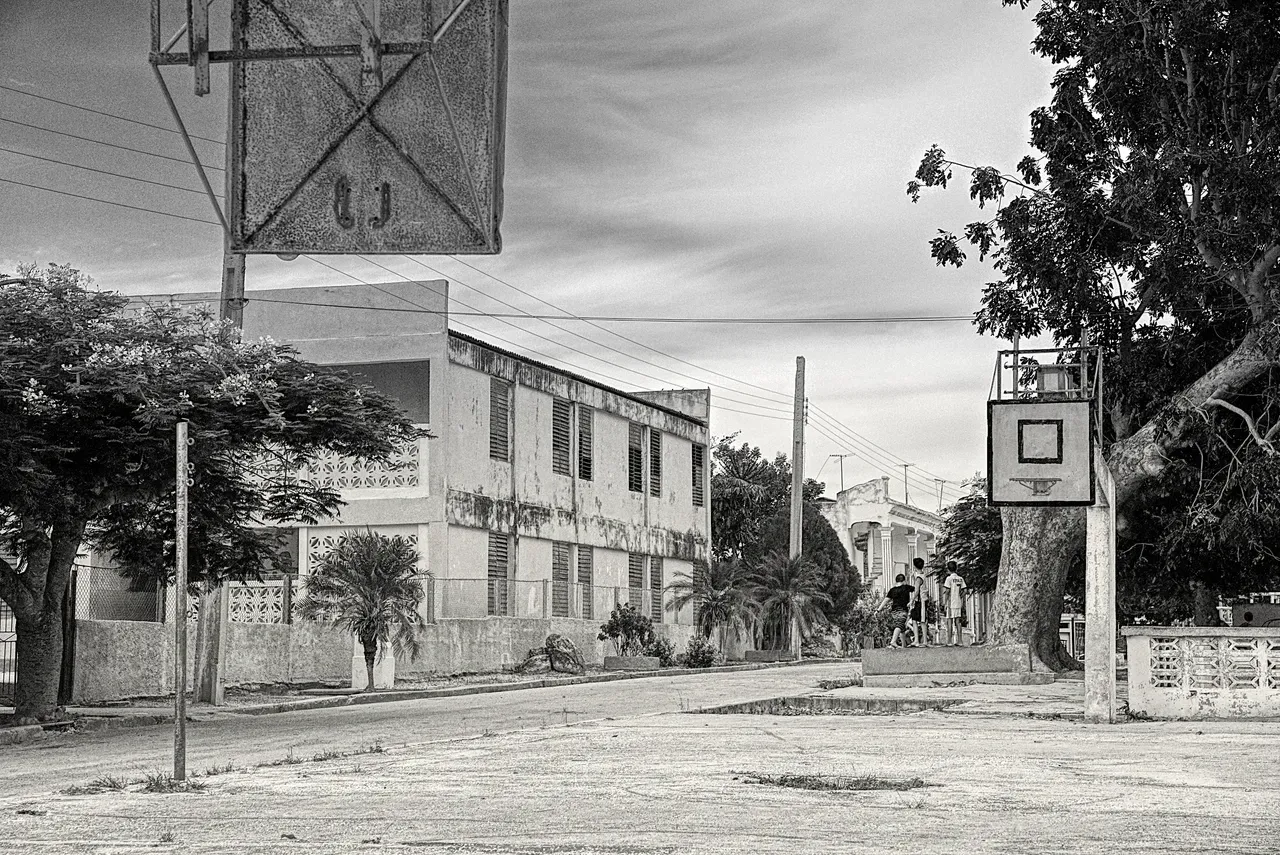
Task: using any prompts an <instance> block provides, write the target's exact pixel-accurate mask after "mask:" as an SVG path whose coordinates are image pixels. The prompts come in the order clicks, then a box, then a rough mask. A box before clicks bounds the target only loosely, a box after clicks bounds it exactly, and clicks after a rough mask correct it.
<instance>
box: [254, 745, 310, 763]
mask: <svg viewBox="0 0 1280 855" xmlns="http://www.w3.org/2000/svg"><path fill="white" fill-rule="evenodd" d="M304 762H306V761H304V760H303V759H302V758H301V757H299V756H297V755H296V754H294V753H293V749H292V748H290V749H289V753H288V754H286V755H285V756H283V757H281V758H280V759H279V760H268V761H266V762H265V763H259V764H258V766H257V768H263V767H269V766H296V765H297V764H299V763H304Z"/></svg>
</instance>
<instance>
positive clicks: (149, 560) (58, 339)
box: [0, 266, 416, 715]
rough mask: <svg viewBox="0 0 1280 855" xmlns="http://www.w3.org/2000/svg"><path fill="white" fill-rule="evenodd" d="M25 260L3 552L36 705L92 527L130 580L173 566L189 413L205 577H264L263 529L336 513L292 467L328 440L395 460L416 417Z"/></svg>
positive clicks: (2, 367) (271, 554)
mask: <svg viewBox="0 0 1280 855" xmlns="http://www.w3.org/2000/svg"><path fill="white" fill-rule="evenodd" d="M20 273H21V274H22V276H24V277H26V278H24V279H22V280H21V281H17V282H12V283H9V284H6V285H3V286H0V348H3V350H2V351H0V461H3V464H4V468H5V478H4V479H3V480H0V536H2V537H3V544H4V547H5V548H4V552H6V553H8V554H10V555H14V556H17V558H18V560H17V561H13V560H5V559H0V599H3V600H4V601H5V602H6V603H8V604H9V605H10V606H11V608H12V609H13V611H14V613H15V615H16V617H17V621H18V692H17V695H18V706H19V707H20V714H21V710H22V708H24V705H26V707H27V708H30V709H33V710H34V711H35V714H37V715H38V714H43V713H44V712H47V711H48V710H47V709H46V708H47V707H48V706H49V703H50V701H49V695H48V678H49V674H48V673H47V669H48V668H53V669H54V670H53V674H54V677H56V661H55V662H52V663H50V662H49V661H48V656H49V654H53V655H54V659H55V660H56V656H57V652H58V650H60V647H61V636H60V634H59V633H58V632H57V626H56V624H57V619H56V618H57V615H58V614H60V610H61V607H62V601H63V598H64V596H65V593H66V589H67V583H68V580H69V578H70V571H71V565H72V562H73V561H74V559H75V555H76V552H77V550H78V549H79V548H80V547H81V545H82V543H86V542H87V543H89V544H92V545H94V546H96V547H98V548H100V549H103V550H105V551H108V552H110V553H112V554H113V555H114V556H115V558H116V559H117V560H118V561H120V562H121V563H122V565H123V566H124V568H125V569H126V570H127V571H128V572H129V573H131V574H132V575H134V576H135V578H139V577H140V578H149V579H167V578H170V577H171V574H172V572H173V550H174V515H173V494H174V489H175V474H174V459H175V448H174V443H175V430H174V427H175V425H176V423H177V422H178V421H179V420H185V421H187V422H188V423H189V425H190V429H189V430H190V436H191V438H192V445H191V448H190V452H189V459H190V478H191V481H192V488H191V491H190V509H191V511H190V518H191V524H190V534H189V542H190V570H191V580H192V582H193V583H195V582H199V581H204V580H218V579H224V578H244V577H252V576H254V575H256V574H257V573H258V572H259V571H260V570H261V569H263V568H264V567H270V566H271V565H272V562H274V561H275V560H276V556H277V552H278V545H277V543H276V542H275V536H274V534H272V533H271V531H270V530H269V529H268V528H265V527H268V526H270V525H272V524H276V523H285V522H298V521H302V522H315V521H318V520H319V519H321V518H323V517H326V516H329V515H332V514H333V513H335V512H336V511H337V509H338V507H339V506H340V504H341V501H340V497H339V496H338V494H337V493H335V492H334V491H333V490H330V489H328V488H325V487H323V486H321V485H318V484H316V483H314V482H311V481H307V480H300V479H299V478H298V477H297V473H298V471H299V469H300V467H301V466H302V465H303V464H305V463H306V462H307V461H308V460H310V459H312V458H313V457H314V456H315V455H317V454H319V453H322V452H332V453H335V454H340V455H346V456H353V457H363V458H369V459H386V458H387V457H388V456H389V455H390V454H391V453H392V451H393V450H394V449H395V448H396V447H397V445H398V444H399V443H401V442H405V441H408V440H410V439H411V438H413V437H414V436H416V431H415V429H414V428H413V427H412V426H411V425H410V424H409V423H408V422H407V420H406V418H405V416H404V415H403V414H402V413H401V412H400V411H399V409H398V407H397V406H396V404H395V402H393V401H392V400H390V399H388V398H386V397H385V396H383V395H381V394H379V393H377V392H376V391H374V390H373V389H371V388H368V387H365V386H362V385H360V384H357V383H355V382H353V381H352V380H351V379H349V378H348V377H347V376H346V375H344V374H343V373H341V372H338V371H333V370H329V369H325V368H322V367H320V366H316V365H313V364H310V363H308V362H305V361H302V360H301V359H299V358H298V356H297V353H296V352H295V351H293V350H292V349H291V348H289V347H287V346H284V345H281V344H278V343H276V342H273V341H270V340H262V341H243V342H242V341H241V340H240V338H239V333H238V331H237V330H235V329H234V328H233V327H231V326H229V325H227V324H223V323H220V322H219V321H217V320H216V319H214V318H212V317H210V316H209V315H207V314H200V313H195V312H189V311H184V310H182V309H180V308H177V307H172V306H167V305H166V306H136V305H134V306H131V305H130V304H129V301H128V300H127V299H126V298H124V297H122V296H120V295H118V294H115V293H110V292H105V291H96V290H93V289H92V288H91V287H89V286H90V282H89V280H88V278H87V277H86V276H84V275H83V274H81V273H79V272H78V271H76V270H74V269H72V268H70V267H60V266H50V267H49V268H47V269H46V270H44V271H40V270H37V269H35V268H30V267H28V268H24V269H22V270H21V271H20ZM33 645H34V646H33ZM37 661H38V662H39V663H43V664H40V665H37ZM41 668H44V669H46V671H41ZM42 681H43V682H42ZM53 682H54V684H55V688H56V679H54V680H53ZM33 693H34V694H33Z"/></svg>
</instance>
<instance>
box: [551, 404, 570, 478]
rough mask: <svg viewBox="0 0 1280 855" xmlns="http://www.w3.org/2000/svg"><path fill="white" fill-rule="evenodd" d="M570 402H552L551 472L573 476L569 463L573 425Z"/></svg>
mask: <svg viewBox="0 0 1280 855" xmlns="http://www.w3.org/2000/svg"><path fill="white" fill-rule="evenodd" d="M571 415H572V412H571V409H570V407H569V402H568V401H566V400H565V399H564V398H554V399H553V400H552V401H551V471H552V472H554V473H556V474H557V475H569V476H572V475H573V469H572V468H571V467H570V463H569V461H570V460H572V458H571V457H570V455H569V437H570V435H571V431H572V426H573V423H572V421H571Z"/></svg>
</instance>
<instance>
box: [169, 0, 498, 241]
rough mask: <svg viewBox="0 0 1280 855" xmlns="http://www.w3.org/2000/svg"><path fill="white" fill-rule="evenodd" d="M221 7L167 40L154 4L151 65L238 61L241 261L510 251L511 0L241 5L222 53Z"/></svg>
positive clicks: (231, 224) (197, 3) (233, 226)
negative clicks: (269, 256) (218, 44)
mask: <svg viewBox="0 0 1280 855" xmlns="http://www.w3.org/2000/svg"><path fill="white" fill-rule="evenodd" d="M213 1H214V0H186V11H187V15H186V21H185V22H184V24H183V27H182V28H181V29H180V30H179V31H178V33H177V34H175V35H174V36H173V37H172V38H170V39H169V40H168V41H167V42H166V43H162V41H161V8H160V7H161V2H162V0H152V44H151V47H152V50H151V62H152V64H153V66H154V67H155V68H156V70H157V77H158V78H160V75H159V68H160V67H161V66H165V65H182V64H185V65H189V66H192V67H193V68H194V69H195V83H196V93H197V94H203V93H204V92H207V91H208V66H209V63H219V62H230V63H232V66H231V69H232V73H231V91H230V109H229V113H230V127H229V134H228V136H229V140H228V153H227V166H228V169H227V200H228V205H229V210H228V212H227V216H226V217H225V219H224V223H225V225H226V228H227V232H228V249H229V251H230V252H232V253H276V254H280V255H285V256H288V255H294V254H298V253H316V254H324V253H394V254H400V253H441V254H443V253H449V254H492V253H497V252H499V251H500V250H501V245H502V242H501V235H500V232H499V225H500V223H501V218H502V178H503V157H504V149H505V119H506V77H507V16H508V0H333V2H326V3H316V2H315V0H230V2H231V4H232V10H231V30H230V46H229V48H228V49H226V50H213V49H211V48H210V45H209V20H208V9H209V6H210V5H211V3H212V2H213ZM370 5H371V8H367V7H369V6H370ZM183 35H186V37H187V38H186V42H187V44H186V47H187V50H186V51H185V52H175V51H174V50H173V48H174V47H175V46H176V45H177V44H178V43H179V42H180V41H181V39H182V36H183ZM160 83H161V86H162V88H164V89H165V94H166V97H168V91H167V87H164V82H163V78H160ZM170 106H171V107H173V105H172V104H171V105H170ZM173 109H174V110H175V118H177V117H176V107H173ZM177 121H178V123H179V126H181V120H180V118H178V119H177ZM191 155H192V159H193V163H195V165H196V167H197V169H198V170H201V166H200V164H199V162H198V159H197V158H196V157H195V154H194V152H192V153H191ZM210 192H211V191H210ZM214 205H215V208H217V207H218V206H217V204H216V201H215V202H214ZM219 217H220V218H222V214H221V211H219Z"/></svg>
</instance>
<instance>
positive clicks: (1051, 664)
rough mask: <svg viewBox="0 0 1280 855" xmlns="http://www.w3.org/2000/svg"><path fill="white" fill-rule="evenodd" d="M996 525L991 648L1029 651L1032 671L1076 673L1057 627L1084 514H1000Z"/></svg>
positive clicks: (1016, 511)
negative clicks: (999, 531) (1000, 540)
mask: <svg viewBox="0 0 1280 855" xmlns="http://www.w3.org/2000/svg"><path fill="white" fill-rule="evenodd" d="M1000 520H1001V523H1002V525H1003V527H1004V544H1003V550H1002V551H1001V554H1000V575H999V577H998V578H999V582H998V583H997V585H996V596H995V604H994V606H993V610H992V616H991V642H992V643H993V644H1007V643H1018V644H1026V645H1028V646H1029V647H1030V648H1031V655H1032V663H1033V667H1034V668H1035V670H1042V671H1043V670H1053V671H1063V670H1068V669H1072V668H1079V667H1080V666H1079V663H1077V662H1076V661H1075V660H1074V659H1072V658H1071V657H1070V656H1068V655H1067V654H1066V653H1065V651H1063V649H1062V642H1061V641H1060V640H1059V637H1058V624H1059V622H1060V620H1061V617H1062V593H1063V590H1064V588H1065V586H1066V582H1067V572H1068V571H1069V570H1070V569H1071V564H1072V562H1073V561H1075V560H1078V558H1079V555H1080V550H1081V548H1082V546H1083V544H1084V511H1083V510H1081V509H1079V508H1002V509H1001V511H1000Z"/></svg>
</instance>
